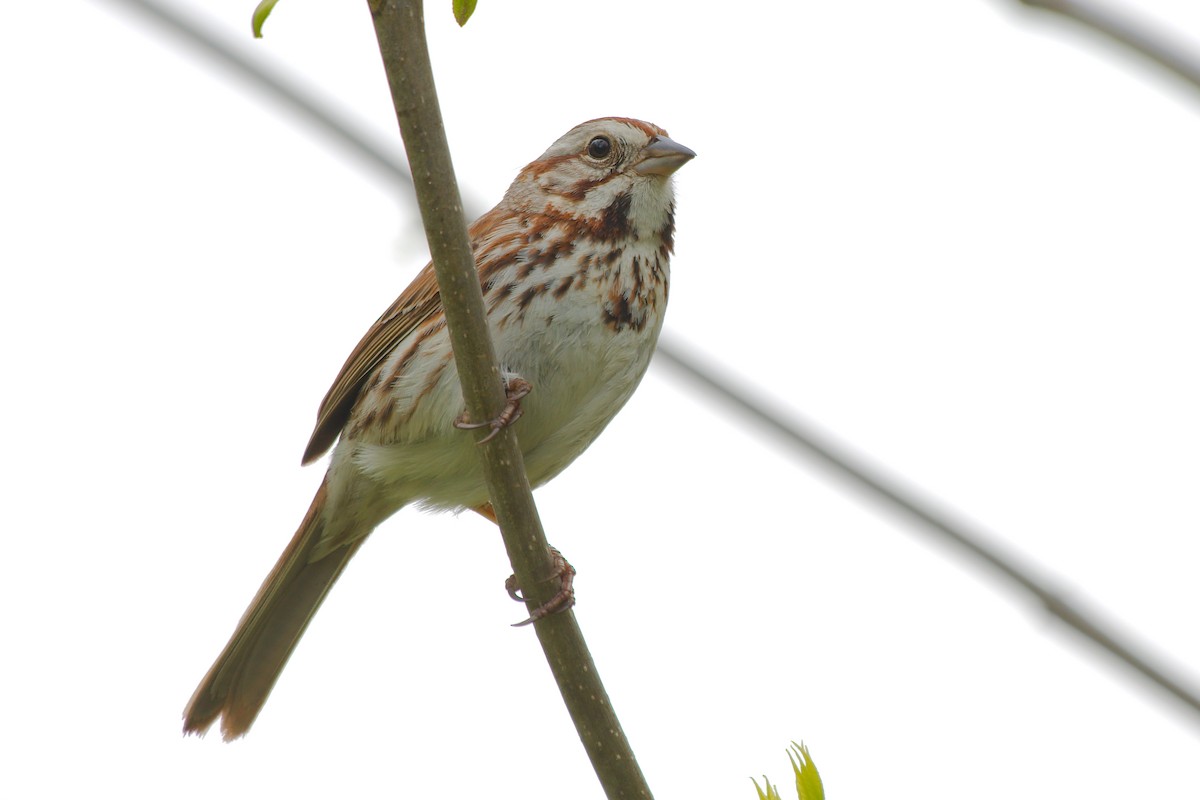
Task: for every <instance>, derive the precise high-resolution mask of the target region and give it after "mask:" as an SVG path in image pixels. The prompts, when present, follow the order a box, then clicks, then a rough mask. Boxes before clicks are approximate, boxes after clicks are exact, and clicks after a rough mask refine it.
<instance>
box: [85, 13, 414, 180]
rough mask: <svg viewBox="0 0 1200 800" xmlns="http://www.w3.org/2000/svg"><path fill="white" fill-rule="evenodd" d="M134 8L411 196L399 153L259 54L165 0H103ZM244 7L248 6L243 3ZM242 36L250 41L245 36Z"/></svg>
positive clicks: (143, 16) (407, 176) (406, 174)
mask: <svg viewBox="0 0 1200 800" xmlns="http://www.w3.org/2000/svg"><path fill="white" fill-rule="evenodd" d="M109 2H114V3H116V4H118V5H123V6H126V7H128V8H129V9H131V10H133V11H135V12H137V13H138V14H139V16H140V17H141V18H143V19H149V20H152V21H154V22H156V23H158V24H159V25H162V26H163V27H165V28H166V29H167V30H168V31H169V32H170V33H172V34H174V35H175V36H178V37H179V38H181V39H183V40H184V41H185V42H187V43H188V44H190V45H191V46H193V47H195V48H196V49H198V50H199V51H200V52H201V53H203V54H204V55H206V56H207V57H208V58H209V59H210V60H211V61H213V62H215V63H218V64H222V65H224V66H225V67H226V68H227V69H229V70H231V71H232V72H233V73H234V74H236V75H237V76H238V77H239V78H242V79H244V80H245V81H246V82H247V83H249V84H250V85H252V86H254V87H255V88H256V89H258V90H259V91H260V92H263V93H264V94H266V95H267V96H268V97H271V98H272V99H274V100H276V101H278V102H279V103H281V104H283V106H284V107H285V108H287V109H289V110H290V111H292V112H293V113H294V114H297V115H299V116H300V118H301V119H303V120H304V121H305V122H308V123H310V124H311V125H313V126H314V127H316V128H319V129H320V130H321V131H323V132H324V133H325V134H327V135H328V136H330V137H331V138H332V139H333V140H334V141H336V142H337V143H338V144H339V145H341V146H343V147H345V148H346V149H347V150H349V151H350V152H351V153H354V154H355V155H356V156H358V157H359V158H360V159H362V160H363V161H364V162H366V166H367V168H368V169H370V170H372V171H373V172H379V173H382V174H383V175H384V176H385V177H387V178H388V179H390V180H391V181H393V182H395V183H397V184H399V185H400V186H402V187H404V188H405V189H406V191H405V193H404V195H405V199H406V200H411V199H412V178H410V177H409V175H408V170H406V169H405V168H404V165H403V164H402V163H401V162H400V160H399V158H397V157H396V156H395V155H393V154H391V153H389V152H388V151H387V149H386V148H385V147H383V146H381V145H377V144H373V143H372V142H371V136H370V134H369V133H368V131H367V130H366V129H365V128H360V127H358V126H355V125H354V124H353V123H351V122H350V121H349V120H347V119H345V114H343V113H339V111H338V109H336V108H334V107H333V105H331V104H329V103H326V102H324V101H322V100H321V99H320V98H318V97H317V96H316V95H315V94H313V93H311V92H309V91H307V90H306V89H305V87H304V85H303V84H302V83H300V82H299V81H294V80H291V79H290V78H288V77H286V76H285V75H283V74H282V73H280V72H278V71H276V70H275V69H274V68H272V67H271V65H270V64H268V63H266V61H265V60H264V59H261V58H253V57H251V56H248V55H246V54H245V53H244V52H242V49H241V48H239V47H237V46H235V45H234V44H233V42H232V41H231V40H230V39H229V38H228V37H227V36H226V35H224V33H222V32H219V31H217V30H214V29H213V28H212V27H211V26H209V25H206V24H204V23H202V22H201V21H200V20H199V19H197V18H195V17H189V16H188V15H186V14H184V13H182V12H180V11H179V10H178V8H176V7H174V6H173V5H172V4H170V3H160V2H156V0H109ZM247 8H249V6H247ZM246 39H247V41H252V40H251V39H250V37H249V35H247V36H246Z"/></svg>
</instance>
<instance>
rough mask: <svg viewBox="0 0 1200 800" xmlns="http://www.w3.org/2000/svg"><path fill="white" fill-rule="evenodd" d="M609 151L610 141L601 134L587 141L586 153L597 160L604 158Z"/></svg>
mask: <svg viewBox="0 0 1200 800" xmlns="http://www.w3.org/2000/svg"><path fill="white" fill-rule="evenodd" d="M611 152H612V142H610V141H609V140H608V139H606V138H604V137H603V136H597V137H596V138H595V139H592V140H591V141H590V142H588V149H587V153H588V155H589V156H591V157H592V158H594V159H596V160H597V161H599V160H600V159H602V158H606V157H607V156H608V154H609V153H611Z"/></svg>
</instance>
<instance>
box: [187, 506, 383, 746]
mask: <svg viewBox="0 0 1200 800" xmlns="http://www.w3.org/2000/svg"><path fill="white" fill-rule="evenodd" d="M325 495H326V492H325V484H324V483H322V484H321V488H320V489H318V490H317V494H316V497H314V498H313V501H312V505H311V506H309V509H308V514H306V515H305V517H304V521H303V522H301V523H300V528H299V529H298V530H297V531H296V535H295V536H293V537H292V541H291V543H290V544H288V546H287V549H286V550H284V551H283V555H281V556H280V557H279V561H278V563H276V564H275V568H274V569H273V570H271V574H270V575H268V576H267V579H266V581H264V582H263V585H262V588H261V589H259V590H258V594H257V595H256V596H255V598H254V601H253V602H252V603H250V607H249V608H248V609H246V613H245V614H243V615H242V619H241V621H240V622H238V626H237V630H235V631H234V632H233V636H232V638H230V640H229V644H227V645H225V649H224V650H223V651H222V652H221V655H220V656H219V657H218V658H217V660H216V662H215V663H214V664H213V665H212V668H211V669H209V671H208V674H207V675H205V676H204V680H202V681H200V685H199V686H198V687H196V692H195V694H193V695H192V699H191V700H190V701H189V702H188V704H187V708H186V709H184V712H183V731H184V733H203V732H204V731H206V730H208V728H209V726H211V725H212V724H213V723H214V722H216V720H217V718H218V717H220V718H221V733H222V735H223V736H224V737H225V740H226V741H229V740H231V739H236V738H237V737H239V736H241V735H243V734H244V733H246V731H248V730H249V729H250V726H251V725H253V724H254V719H255V718H256V717H257V716H258V712H259V711H261V710H262V707H263V703H265V702H266V701H267V695H269V694H270V693H271V688H272V687H273V686H274V685H275V681H276V679H278V678H279V673H280V672H282V671H283V666H284V664H286V663H287V660H288V657H289V656H291V654H292V650H293V649H295V647H296V643H297V642H299V641H300V636H301V635H302V634H303V633H304V629H305V628H307V627H308V623H309V621H310V620H311V619H312V617H313V614H315V613H316V611H317V609H318V608H319V607H320V606H321V601H322V600H324V599H325V594H326V592H328V591H329V588H330V587H331V586H333V584H334V581H336V580H337V579H338V576H339V575H340V574H341V573H342V569H344V568H345V566H346V564H347V562H349V561H350V558H351V556H353V555H354V553H355V551H357V550H358V547H359V545H361V544H362V543H363V541H364V540H365V538H366V537H362V538H359V539H356V540H355V541H353V542H351V543H349V544H346V545H343V546H342V547H339V548H337V549H336V550H334V551H332V552H330V553H329V554H327V555H325V556H322V557H321V558H319V559H318V560H315V561H310V560H309V559H310V556H311V554H312V553H313V550H314V547H315V546H316V544H317V542H318V541H319V540H320V538H321V529H322V521H321V520H322V509H323V508H324V506H325Z"/></svg>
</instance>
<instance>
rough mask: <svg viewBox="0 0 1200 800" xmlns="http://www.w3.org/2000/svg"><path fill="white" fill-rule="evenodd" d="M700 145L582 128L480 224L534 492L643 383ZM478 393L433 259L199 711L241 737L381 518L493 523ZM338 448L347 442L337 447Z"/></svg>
mask: <svg viewBox="0 0 1200 800" xmlns="http://www.w3.org/2000/svg"><path fill="white" fill-rule="evenodd" d="M694 155H695V153H693V152H692V151H691V150H689V149H688V148H686V147H684V146H683V145H680V144H678V143H676V142H674V141H672V140H671V139H670V138H668V137H667V133H666V131H664V130H663V129H662V128H659V127H658V126H656V125H652V124H650V123H647V122H641V121H639V120H634V119H624V118H616V117H610V118H605V119H597V120H592V121H590V122H585V123H583V124H582V125H578V126H576V127H574V128H572V129H571V130H570V131H568V132H567V133H566V134H565V135H564V136H563V137H562V138H560V139H559V140H558V141H556V142H555V143H554V144H553V145H551V147H550V149H549V150H547V151H546V152H545V153H543V154H542V155H541V157H540V158H538V159H537V160H536V161H534V162H533V163H531V164H529V165H528V166H527V167H525V168H524V169H523V170H521V173H520V174H519V175H518V176H517V178H516V180H515V181H513V183H512V185H511V186H510V187H509V189H508V191H507V192H506V193H505V195H504V199H503V200H501V201H500V203H499V205H497V206H496V207H495V208H493V209H492V210H491V211H489V212H488V213H486V214H484V215H483V216H482V217H480V218H479V219H478V220H477V221H476V222H475V223H474V224H473V225H472V226H471V228H470V236H471V246H472V249H473V251H474V254H475V264H476V268H477V269H478V271H479V281H480V284H481V287H482V289H483V296H484V304H485V307H486V310H487V316H488V326H489V328H490V331H491V335H492V337H493V339H494V341H495V347H496V353H497V356H498V358H499V360H500V365H501V369H502V370H503V372H504V379H505V383H506V392H507V395H508V398H509V404H508V406H507V407H506V409H505V413H504V414H503V415H502V417H503V419H501V420H498V421H497V422H496V424H497V425H499V424H503V423H507V422H511V421H514V420H515V419H516V418H517V417H520V420H521V421H520V425H519V427H518V428H517V429H516V430H517V431H518V440H519V443H520V447H521V451H522V453H523V454H524V458H525V467H526V471H527V473H528V476H529V481H530V483H531V485H533V486H535V487H536V486H539V485H541V484H544V483H546V482H547V481H549V480H550V479H551V478H553V477H555V476H556V475H558V474H559V473H560V472H562V470H563V469H565V468H566V467H567V465H568V464H570V463H571V462H572V461H574V460H575V458H576V457H578V456H579V454H580V453H582V452H583V451H584V450H585V449H587V447H588V445H590V444H591V443H592V442H593V441H594V440H595V439H596V437H597V436H598V435H599V434H600V432H601V431H602V430H604V427H605V426H606V425H607V424H608V423H609V422H610V421H611V420H612V419H613V417H614V416H615V415H616V413H617V412H618V411H619V410H620V409H621V407H622V406H623V405H624V404H625V402H626V401H627V400H628V399H629V397H630V395H632V394H633V391H634V389H635V388H637V385H638V383H639V382H640V381H641V378H642V375H643V374H644V373H645V371H646V367H647V366H648V364H649V363H650V357H651V355H652V353H653V352H654V347H655V343H656V342H657V340H658V334H659V331H660V330H661V328H662V323H663V313H664V311H665V310H666V305H667V290H668V285H669V279H670V269H669V264H668V262H669V259H670V256H671V252H672V248H673V236H674V229H675V222H674V198H673V192H672V186H671V175H672V174H673V173H674V172H675V170H677V169H679V167H680V166H682V165H683V164H684V163H686V162H687V161H688V160H690V159H691V158H692V157H693V156H694ZM464 427H468V428H469V427H474V425H472V424H470V423H466V422H464V420H463V399H462V391H461V389H460V387H459V382H458V371H457V369H456V367H455V362H454V356H453V353H452V352H451V349H450V339H449V337H448V335H447V332H446V320H445V316H444V314H443V309H442V303H441V297H440V295H439V293H438V286H437V281H436V280H435V277H434V273H433V268H432V265H429V266H426V267H425V269H423V270H422V271H421V273H420V274H419V275H417V277H416V279H415V280H414V281H413V282H412V283H411V284H410V285H409V286H408V288H407V289H405V290H404V292H403V293H401V295H400V297H399V298H397V300H396V302H394V303H393V304H392V306H391V307H390V308H389V309H388V310H387V311H386V312H384V314H383V316H381V317H380V318H379V319H378V320H377V321H376V322H375V324H374V325H372V326H371V329H370V330H369V331H367V334H366V336H364V337H363V339H362V341H361V342H359V344H358V346H357V347H356V348H355V349H354V351H353V352H352V353H351V354H350V357H349V358H348V359H347V360H346V363H345V365H344V366H343V367H342V370H341V372H340V373H339V374H338V376H337V379H336V380H335V381H334V383H333V387H332V388H331V389H330V390H329V393H328V394H327V395H326V396H325V399H324V400H323V401H322V403H321V407H320V410H319V411H318V413H317V425H316V429H315V430H314V431H313V434H312V438H311V439H310V440H309V443H308V447H307V449H306V450H305V451H304V459H303V461H304V463H305V464H307V463H310V462H312V461H314V460H315V459H317V458H319V457H320V456H322V455H323V454H324V453H325V452H326V451H327V450H329V449H330V448H331V447H332V448H333V456H332V458H331V459H330V464H329V468H328V470H327V472H326V474H325V479H324V481H323V482H322V483H321V486H320V488H319V489H318V490H317V493H316V496H315V497H314V498H313V501H312V505H311V506H310V507H309V509H308V513H307V514H306V515H305V517H304V520H303V521H302V522H301V523H300V527H299V529H298V530H297V531H296V533H295V535H294V536H293V537H292V541H291V543H289V544H288V546H287V549H286V550H284V552H283V554H282V555H281V556H280V558H279V561H278V563H276V565H275V568H274V569H273V570H271V573H270V574H269V575H268V576H267V579H266V581H265V582H264V583H263V585H262V588H260V589H259V591H258V594H257V595H256V596H255V598H254V600H253V601H252V602H251V604H250V607H249V608H248V609H247V610H246V612H245V614H244V615H243V616H242V619H241V621H240V622H239V623H238V626H237V629H236V630H235V631H234V633H233V636H232V638H231V639H230V640H229V643H228V644H227V645H226V646H225V649H224V650H223V651H222V652H221V655H220V656H218V657H217V660H216V662H215V663H214V664H213V665H212V668H211V669H210V670H209V672H208V674H207V675H205V677H204V680H202V681H201V682H200V685H199V687H197V689H196V691H195V694H193V695H192V699H191V701H190V702H189V703H188V705H187V708H186V710H185V711H184V731H185V732H188V733H202V732H204V731H205V730H207V729H208V728H209V726H211V725H212V724H213V723H214V722H216V720H217V719H218V718H220V720H221V731H222V733H223V734H224V736H225V738H226V739H233V738H236V737H238V736H241V735H243V734H244V733H246V731H247V730H248V729H249V728H250V726H251V724H253V722H254V720H255V718H256V717H257V716H258V713H259V711H260V710H261V709H262V706H263V703H265V702H266V699H267V695H268V694H269V693H270V691H271V688H272V687H273V686H274V685H275V681H276V679H277V678H278V677H279V674H280V672H281V671H282V669H283V667H284V664H285V663H286V662H287V659H288V657H289V656H290V655H291V653H292V650H293V649H294V648H295V647H296V644H297V642H298V641H299V639H300V636H301V635H302V634H303V632H304V629H305V627H307V625H308V623H309V620H311V619H312V616H313V614H315V613H316V611H317V608H318V607H319V606H320V605H321V601H322V600H323V599H324V598H325V594H326V593H327V592H328V591H329V589H330V587H332V585H333V583H334V582H335V581H336V580H337V578H338V576H339V575H340V574H341V572H342V569H343V568H345V566H346V564H347V562H349V560H350V558H351V557H352V556H353V555H354V553H355V552H356V551H357V550H358V548H359V546H360V545H362V543H363V542H364V541H365V540H366V538H367V536H368V535H369V534H370V533H371V531H373V530H374V529H375V527H376V526H377V525H379V524H380V523H381V522H383V521H384V520H385V519H387V518H388V517H390V516H391V515H392V514H394V513H395V512H396V511H398V510H399V509H400V508H402V507H404V506H406V505H408V504H410V503H417V504H419V505H421V506H425V507H428V508H434V509H464V508H470V509H474V510H477V511H479V512H480V513H483V514H485V515H487V516H489V517H490V518H492V519H494V516H493V515H492V514H491V507H490V505H489V501H488V492H487V487H486V486H485V485H484V481H483V475H482V471H481V468H480V463H479V455H478V453H477V452H476V447H475V445H476V441H475V437H473V436H470V435H469V434H467V433H464V432H463V431H462V430H461V428H464ZM335 442H336V445H335Z"/></svg>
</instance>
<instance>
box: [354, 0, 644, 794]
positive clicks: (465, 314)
mask: <svg viewBox="0 0 1200 800" xmlns="http://www.w3.org/2000/svg"><path fill="white" fill-rule="evenodd" d="M369 5H370V7H371V15H372V17H373V19H374V21H375V34H376V36H377V38H378V39H379V50H380V53H381V54H382V56H383V64H384V70H385V72H386V73H387V77H388V84H389V85H390V86H391V90H392V102H393V103H394V105H395V107H396V117H397V119H398V120H399V123H400V132H401V134H402V136H403V137H404V146H405V150H406V151H407V153H408V163H409V166H410V167H411V168H412V175H413V184H414V186H415V187H416V189H417V203H418V205H419V206H420V208H421V218H422V220H423V221H424V223H425V234H426V237H427V238H428V240H429V252H430V253H431V255H432V256H433V263H434V268H435V270H436V272H437V279H438V286H439V288H440V290H441V295H442V307H443V309H444V310H445V314H446V323H447V327H448V329H449V332H450V340H451V344H452V346H453V348H454V359H455V361H456V362H457V364H458V374H459V380H460V381H461V382H462V388H463V399H464V400H465V402H466V407H467V412H468V414H469V415H470V417H471V419H475V420H485V419H495V418H496V416H497V415H498V414H499V413H500V411H501V409H502V408H503V407H504V404H505V397H504V390H503V386H502V379H501V376H500V370H499V367H498V366H497V361H496V353H495V349H494V347H493V345H492V341H491V336H490V334H489V333H488V326H487V315H486V313H485V311H484V305H483V294H482V291H481V289H480V285H479V274H478V272H477V271H476V268H475V256H474V254H473V253H472V251H471V243H470V240H469V238H468V235H467V226H466V221H465V219H464V218H463V210H462V201H461V199H460V197H459V193H458V183H457V182H456V180H455V177H454V167H453V165H452V163H451V161H450V148H449V145H448V144H447V142H446V132H445V129H444V128H443V125H442V114H441V109H440V107H439V105H438V99H437V92H436V90H435V88H434V82H433V67H432V65H431V64H430V61H429V48H428V46H427V45H426V41H425V20H424V13H423V9H422V3H421V0H370V2H369ZM464 435H465V434H464ZM479 449H480V455H481V457H482V460H483V467H484V478H485V480H486V481H487V485H488V491H489V494H490V496H491V500H492V507H493V508H494V510H495V514H496V519H497V521H498V522H499V523H500V529H501V532H502V534H503V537H504V546H505V549H506V550H507V551H508V556H509V559H510V560H511V561H512V565H513V571H514V572H515V573H516V576H517V579H518V581H519V583H520V585H521V587H522V590H523V594H524V596H525V597H526V598H527V599H528V601H529V604H530V608H531V610H532V609H533V608H536V607H537V606H540V605H542V604H543V603H545V602H547V601H548V600H550V599H551V597H552V596H553V595H554V594H555V592H556V591H557V588H558V587H557V586H556V585H555V584H556V582H555V581H547V580H545V578H546V576H548V575H552V574H553V572H554V567H553V564H552V563H551V555H550V550H549V546H548V545H547V543H546V537H545V534H544V533H543V532H542V525H541V521H540V520H539V519H538V514H537V508H536V507H535V506H534V504H533V495H532V494H531V492H530V489H529V482H528V480H527V478H526V476H525V464H524V459H523V458H522V455H521V450H520V448H519V447H518V445H517V430H516V429H515V428H503V429H501V430H500V432H499V435H497V436H494V437H489V439H488V440H487V441H485V442H483V443H481V447H480V448H479ZM534 629H535V631H536V632H537V635H538V639H539V641H540V642H541V644H542V648H543V650H544V651H545V653H546V660H547V661H548V662H549V664H550V668H551V671H552V672H553V673H554V679H555V681H557V683H558V687H559V691H560V692H561V693H562V696H563V700H564V701H565V703H566V705H567V710H568V711H569V712H570V714H571V719H572V721H574V723H575V727H576V730H577V731H578V733H579V738H580V739H581V740H582V742H583V745H584V749H585V750H586V751H587V754H588V757H589V758H590V759H591V762H592V767H593V768H594V769H595V770H596V776H597V777H598V778H599V779H600V783H601V785H602V786H603V787H604V792H605V794H606V795H607V796H608V797H610V798H649V797H650V796H651V795H650V789H649V787H648V786H647V784H646V779H645V777H644V776H643V775H642V772H641V769H640V768H639V767H638V764H637V760H636V759H635V758H634V755H633V750H632V749H631V748H630V746H629V742H628V740H627V739H626V738H625V734H624V732H623V731H622V730H621V723H620V721H619V720H618V719H617V716H616V713H615V712H614V710H613V707H612V704H611V702H610V701H609V699H608V695H607V693H606V692H605V689H604V685H603V684H602V683H601V682H600V677H599V673H598V672H597V670H596V665H595V663H594V662H593V661H592V658H591V654H590V653H589V652H588V650H587V645H586V644H585V643H584V641H583V634H582V633H581V632H580V630H579V626H578V624H576V621H575V615H574V614H573V613H571V612H570V611H567V612H564V613H561V614H553V615H550V616H548V617H544V618H542V619H540V620H538V622H537V623H535V625H534ZM515 700H516V698H514V701H515Z"/></svg>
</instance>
